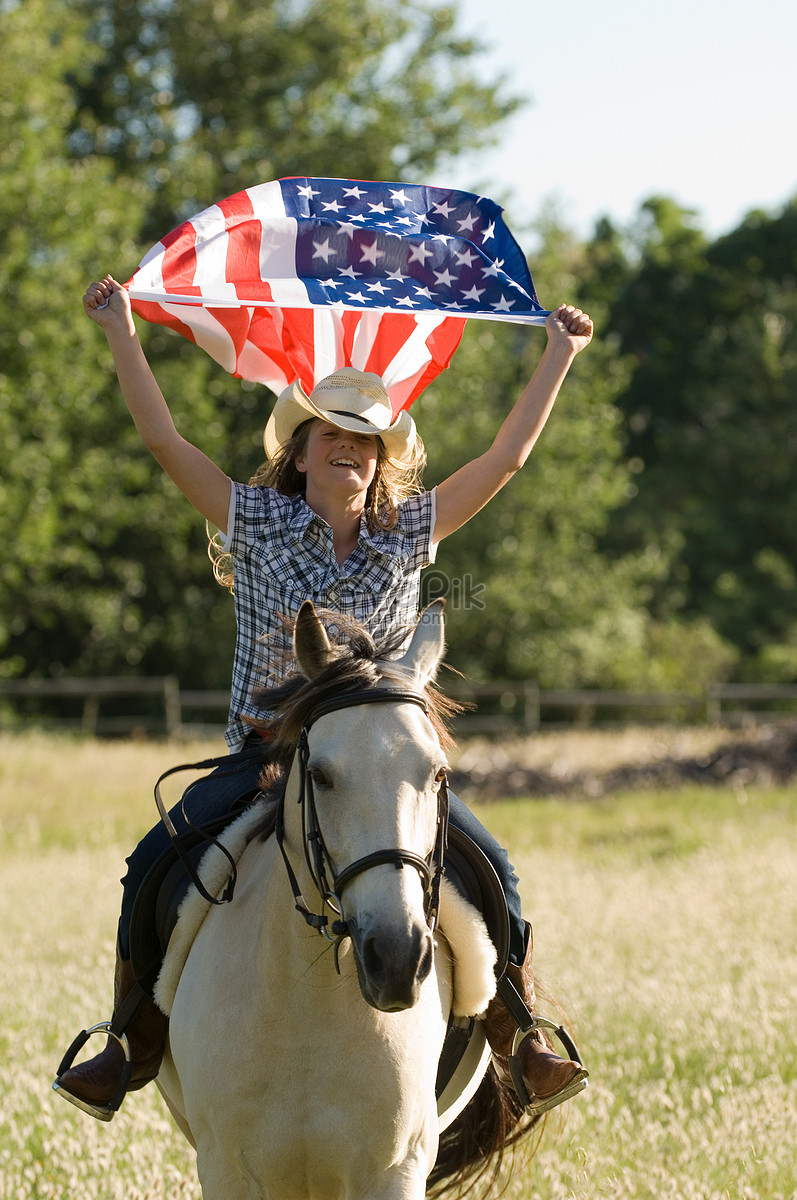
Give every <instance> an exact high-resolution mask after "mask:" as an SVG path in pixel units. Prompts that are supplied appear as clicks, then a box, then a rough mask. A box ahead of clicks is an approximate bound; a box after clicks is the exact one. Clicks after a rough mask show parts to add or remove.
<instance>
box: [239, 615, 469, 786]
mask: <svg viewBox="0 0 797 1200" xmlns="http://www.w3.org/2000/svg"><path fill="white" fill-rule="evenodd" d="M318 616H319V617H320V618H321V620H322V621H323V623H324V626H325V628H326V630H327V634H328V636H329V637H330V640H331V641H333V645H334V657H333V658H332V659H331V661H330V662H329V663H328V665H327V666H326V667H324V668H323V670H322V671H321V672H320V673H319V674H318V675H316V676H315V678H314V679H308V678H307V676H305V675H303V674H302V673H301V672H300V671H299V670H297V669H296V668H294V669H293V670H292V671H291V673H290V674H289V675H288V677H287V678H286V679H284V680H283V681H282V682H281V683H279V684H277V685H275V686H272V687H263V688H258V689H257V691H256V692H255V694H254V700H255V703H256V704H257V706H258V708H262V709H263V710H265V711H266V712H269V713H271V714H272V715H271V717H270V718H269V719H268V720H267V721H253V722H252V725H253V727H254V729H255V731H256V732H259V733H261V734H262V735H263V736H264V737H265V738H267V739H268V740H269V741H270V742H271V743H272V745H273V749H274V767H275V768H276V774H277V776H280V775H282V774H284V772H285V770H286V769H287V767H288V766H289V764H290V760H291V758H292V756H293V752H294V750H295V749H296V745H297V743H298V740H299V736H300V734H301V732H302V729H303V728H304V726H305V724H306V722H307V720H308V719H309V717H310V716H311V714H312V713H313V712H314V711H315V709H316V708H318V706H319V705H320V704H323V703H324V702H325V701H327V700H331V699H336V698H338V697H341V696H345V695H346V694H347V693H349V692H358V691H367V690H369V689H371V688H377V687H380V686H384V685H385V684H386V683H387V684H388V685H394V686H398V687H401V686H403V687H406V686H407V683H408V679H407V674H406V671H404V670H403V669H402V667H401V666H400V664H399V663H398V662H397V661H396V659H397V657H398V656H399V654H400V652H401V650H402V648H403V647H404V645H405V643H406V641H407V637H408V635H409V634H410V633H411V629H407V628H402V629H398V630H396V631H394V632H393V633H391V634H389V635H388V636H387V637H385V638H382V639H381V640H380V641H378V642H377V641H376V640H375V639H374V638H373V637H372V636H371V634H370V633H369V632H368V630H367V629H365V628H364V627H363V626H362V625H361V624H360V623H359V622H357V621H355V620H353V619H352V618H350V617H345V616H343V615H342V614H341V613H332V612H327V611H324V610H321V611H319V612H318ZM288 624H289V628H290V623H288ZM423 695H424V698H425V700H426V703H427V706H428V707H427V712H428V715H429V719H430V721H431V722H432V726H433V728H434V731H435V733H436V734H437V737H438V739H439V741H440V744H441V746H442V747H443V749H444V750H445V751H447V752H448V751H450V750H451V749H452V748H453V746H454V740H453V738H452V736H451V732H450V729H449V723H450V721H451V720H452V718H453V717H455V716H456V715H457V713H459V712H461V711H462V709H463V705H461V704H458V703H457V702H456V701H454V700H451V699H450V698H449V697H448V696H446V695H444V693H443V692H442V691H440V689H439V688H438V687H436V685H435V684H434V683H428V684H427V685H426V687H425V688H424V690H423ZM268 774H270V775H271V777H272V778H271V780H269V783H270V786H273V784H274V782H275V781H276V780H275V772H274V770H273V769H272V771H270V772H268Z"/></svg>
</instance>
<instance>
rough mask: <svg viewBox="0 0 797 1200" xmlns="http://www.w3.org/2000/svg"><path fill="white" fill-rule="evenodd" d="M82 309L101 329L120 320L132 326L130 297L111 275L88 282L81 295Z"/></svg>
mask: <svg viewBox="0 0 797 1200" xmlns="http://www.w3.org/2000/svg"><path fill="white" fill-rule="evenodd" d="M83 311H84V312H85V314H86V316H87V317H89V318H90V319H91V320H92V321H94V322H96V324H97V325H99V326H100V327H101V328H103V329H108V328H109V327H111V326H113V325H116V324H118V323H119V322H120V320H121V321H122V322H123V323H124V324H125V325H128V326H129V327H131V328H132V327H133V317H132V313H131V311H130V297H129V296H128V294H127V291H126V290H125V288H123V287H122V285H121V284H119V283H117V282H116V280H115V279H114V278H113V276H112V275H106V276H105V278H104V279H101V280H100V281H99V282H98V283H90V284H89V286H88V287H87V288H86V293H85V295H84V297H83Z"/></svg>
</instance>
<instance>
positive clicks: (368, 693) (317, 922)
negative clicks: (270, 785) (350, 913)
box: [275, 688, 449, 950]
mask: <svg viewBox="0 0 797 1200" xmlns="http://www.w3.org/2000/svg"><path fill="white" fill-rule="evenodd" d="M361 704H416V705H417V706H418V707H419V708H422V709H423V711H424V712H425V713H428V711H429V706H428V704H427V701H426V699H425V697H424V696H423V695H421V693H420V692H413V691H398V690H396V689H395V688H368V689H364V690H362V691H355V692H348V693H347V694H346V695H343V696H336V697H334V698H333V699H331V700H325V701H323V702H322V703H321V704H319V705H318V707H317V708H314V709H313V711H312V712H311V713H310V716H309V717H308V718H307V720H306V721H305V723H304V726H303V728H302V732H301V734H300V737H299V742H298V745H297V748H296V754H297V759H298V765H299V805H300V806H301V809H302V843H303V846H304V855H305V861H306V862H307V866H308V869H309V871H310V874H311V876H312V879H313V882H314V883H315V885H316V888H317V889H318V894H319V896H320V898H321V901H322V905H325V906H326V907H328V908H329V909H331V910H332V912H333V913H337V918H336V919H333V921H332V923H331V925H330V921H329V918H328V917H327V916H326V915H324V914H323V913H314V912H313V911H312V910H311V909H310V907H309V905H308V904H307V903H306V901H305V899H304V897H303V896H302V893H301V889H300V887H299V883H298V880H297V879H296V874H295V872H294V870H293V867H292V866H291V863H290V860H289V858H288V854H287V851H286V849H285V844H284V834H285V826H284V816H285V794H284V793H283V795H282V797H281V798H280V801H279V807H278V811H277V824H276V830H275V833H276V839H277V843H278V845H279V848H280V851H281V852H282V857H283V860H284V862H285V867H286V870H287V872H288V879H289V881H290V885H291V889H292V891H293V897H294V901H295V903H296V909H297V911H298V912H300V913H301V915H302V916H303V917H304V919H305V921H306V922H307V924H308V925H310V926H312V928H313V929H316V930H317V931H318V932H319V933H320V934H322V935H323V936H324V937H326V938H327V939H328V940H329V941H331V942H334V943H335V946H336V950H337V947H339V945H340V942H341V940H342V939H343V938H345V937H347V936H348V935H349V925H348V922H347V921H346V918H345V916H344V912H343V904H342V902H341V896H342V894H343V890H344V888H345V887H346V886H347V885H348V884H349V883H351V882H352V880H353V879H356V878H357V877H358V875H363V874H364V873H365V872H366V871H370V870H371V869H372V868H373V867H380V866H384V865H385V864H392V865H393V866H395V868H396V870H399V871H400V870H402V869H403V868H404V866H405V865H406V866H409V867H413V868H414V869H415V870H416V871H417V872H418V874H419V875H420V877H421V881H422V883H423V889H424V893H425V897H426V900H425V904H424V913H425V916H426V921H427V924H428V925H429V927H430V929H434V927H435V925H436V923H437V913H438V908H439V902H440V879H441V877H442V874H443V867H444V855H445V850H446V845H447V841H448V806H449V805H448V786H447V781H446V779H445V777H443V779H442V780H441V783H440V790H439V792H438V798H437V826H436V835H435V844H434V846H433V848H432V850H431V851H430V853H429V855H428V856H427V857H426V858H422V857H421V856H420V855H419V854H415V853H414V851H412V850H402V849H392V850H376V851H375V852H374V853H372V854H366V855H364V856H363V857H362V858H358V859H356V861H355V862H353V863H351V864H350V865H349V866H348V867H344V868H343V870H342V871H338V872H337V873H336V872H335V871H334V870H333V868H332V864H331V861H330V857H329V852H328V851H327V848H326V845H325V843H324V837H323V834H322V832H321V828H320V826H319V823H318V812H317V810H316V803H315V792H314V790H313V780H312V777H311V775H310V772H309V771H308V769H307V763H308V759H309V755H310V746H309V740H308V734H309V731H310V729H311V728H312V726H313V725H314V724H315V723H316V721H318V720H319V719H320V718H321V717H324V716H326V715H327V714H328V713H331V712H337V711H338V710H339V709H343V708H354V707H359V705H361ZM330 877H331V883H330Z"/></svg>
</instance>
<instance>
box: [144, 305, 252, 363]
mask: <svg viewBox="0 0 797 1200" xmlns="http://www.w3.org/2000/svg"><path fill="white" fill-rule="evenodd" d="M161 307H162V308H163V310H164V311H165V312H167V313H169V314H170V315H171V316H173V317H178V318H179V319H180V320H181V321H182V322H183V323H184V324H185V325H188V326H189V328H190V329H191V331H192V333H193V335H194V340H195V341H196V344H197V345H198V346H201V348H202V349H203V350H205V351H207V353H208V354H209V355H210V356H211V358H214V359H215V360H216V362H217V363H220V364H221V366H222V367H224V369H225V371H230V372H234V371H235V369H236V365H237V364H236V354H235V345H234V344H233V340H232V338H231V337H230V335H229V334H228V332H227V330H226V329H225V328H224V326H223V325H221V324H219V322H218V321H217V320H216V318H215V317H214V316H213V313H212V312H211V311H210V310H209V309H207V308H190V309H186V307H185V306H184V305H182V304H161Z"/></svg>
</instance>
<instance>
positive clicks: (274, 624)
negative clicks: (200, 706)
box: [224, 483, 436, 751]
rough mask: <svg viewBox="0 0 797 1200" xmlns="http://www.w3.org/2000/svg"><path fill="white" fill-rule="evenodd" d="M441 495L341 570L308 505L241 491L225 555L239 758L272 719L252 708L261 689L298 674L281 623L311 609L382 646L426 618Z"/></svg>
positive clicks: (428, 497)
mask: <svg viewBox="0 0 797 1200" xmlns="http://www.w3.org/2000/svg"><path fill="white" fill-rule="evenodd" d="M434 523H435V493H434V491H431V492H423V493H422V494H421V495H420V496H413V497H411V498H410V499H409V500H405V501H404V502H403V503H402V504H401V505H400V506H399V510H398V520H397V522H396V525H395V527H394V528H393V529H390V530H378V531H377V532H376V533H374V534H371V533H369V532H368V530H367V528H366V525H365V521H364V520H363V521H362V524H361V527H360V537H359V541H358V543H357V546H356V548H355V550H354V551H353V553H352V554H351V555H350V556H349V557H348V558H347V559H346V561H345V563H343V564H339V563H338V561H337V559H336V558H335V552H334V547H333V544H332V530H331V529H330V527H329V525H327V523H326V522H325V521H324V520H322V518H321V517H319V516H318V515H317V514H316V513H314V512H313V510H312V509H311V508H309V507H308V505H307V504H306V502H305V500H304V498H303V497H301V496H292V497H289V496H283V495H282V494H281V493H280V492H275V491H274V490H273V489H271V488H265V487H247V486H245V485H244V484H241V483H233V486H232V496H231V500H230V518H229V522H228V526H227V536H226V538H225V539H224V548H225V549H226V550H227V551H229V553H230V554H232V557H233V568H234V576H235V590H234V593H233V595H234V600H235V619H236V623H237V627H238V635H237V640H236V645H235V658H234V662H233V675H232V691H231V698H230V716H229V725H228V728H227V733H226V738H227V744H228V746H229V748H230V750H232V751H235V750H239V749H240V748H241V746H242V745H243V742H244V739H245V738H246V735H247V733H248V732H249V731H250V726H249V725H248V724H247V723H246V720H245V718H246V717H250V718H251V717H254V718H258V719H261V720H262V719H263V718H265V717H267V716H268V713H264V712H263V711H262V710H260V709H258V707H257V706H256V705H255V704H254V703H253V700H252V694H253V692H254V690H255V689H256V688H258V687H263V686H264V685H266V684H273V683H278V682H279V681H280V680H281V679H283V678H284V677H285V675H286V674H287V673H288V671H289V670H290V669H291V666H292V665H293V664H292V662H291V659H290V642H289V639H288V637H287V636H286V635H285V633H284V630H283V629H282V625H281V622H280V620H279V617H280V616H286V617H295V616H296V614H297V612H298V611H299V608H300V606H301V604H302V601H304V600H308V599H309V600H312V601H313V603H314V604H315V605H316V606H317V607H319V608H330V609H334V610H335V611H336V612H341V613H344V614H345V615H346V616H349V617H353V618H354V619H355V620H357V621H359V622H360V623H361V624H363V625H364V626H365V627H366V629H367V630H368V632H369V633H370V634H371V636H372V637H374V638H376V639H377V640H378V639H379V638H381V637H383V636H384V635H385V634H387V633H390V632H392V631H393V630H395V629H398V628H400V627H402V626H403V625H411V624H413V623H414V621H415V619H416V617H417V615H418V598H419V591H420V573H421V569H422V568H423V567H425V566H427V565H428V564H429V563H431V562H433V561H434V556H435V551H436V547H435V545H434V543H433V540H432V539H433V535H434Z"/></svg>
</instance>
